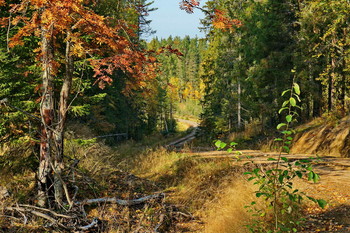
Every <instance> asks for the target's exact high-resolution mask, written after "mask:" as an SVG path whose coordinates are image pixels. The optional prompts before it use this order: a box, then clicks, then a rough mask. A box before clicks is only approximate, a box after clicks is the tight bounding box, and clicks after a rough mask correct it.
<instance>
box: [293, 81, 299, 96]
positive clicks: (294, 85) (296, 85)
mask: <svg viewBox="0 0 350 233" xmlns="http://www.w3.org/2000/svg"><path fill="white" fill-rule="evenodd" d="M293 88H294V92H295V94H297V95H300V87H299V84H297V83H293Z"/></svg>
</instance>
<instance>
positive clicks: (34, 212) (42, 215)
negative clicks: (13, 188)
mask: <svg viewBox="0 0 350 233" xmlns="http://www.w3.org/2000/svg"><path fill="white" fill-rule="evenodd" d="M6 210H10V211H18V212H22V213H23V212H28V213H31V214H33V215H35V216H38V217H41V218H44V219H46V220H49V221H50V222H51V223H53V224H55V225H57V226H59V227H61V228H64V229H66V230H70V228H69V227H66V226H65V225H63V224H62V223H60V222H58V221H57V220H56V219H54V218H52V217H50V216H49V215H47V214H44V213H41V212H39V211H36V210H32V209H28V208H23V207H6Z"/></svg>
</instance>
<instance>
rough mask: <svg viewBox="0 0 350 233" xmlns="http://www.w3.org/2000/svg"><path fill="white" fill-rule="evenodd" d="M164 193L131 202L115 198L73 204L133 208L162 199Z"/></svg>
mask: <svg viewBox="0 0 350 233" xmlns="http://www.w3.org/2000/svg"><path fill="white" fill-rule="evenodd" d="M164 196H165V195H164V193H157V194H153V195H149V196H145V197H141V198H138V199H133V200H122V199H117V198H115V197H105V198H96V199H88V200H84V201H81V202H79V201H76V202H74V204H76V205H89V204H96V203H112V204H118V205H122V206H133V205H138V204H142V203H144V202H146V201H149V200H152V199H157V198H164Z"/></svg>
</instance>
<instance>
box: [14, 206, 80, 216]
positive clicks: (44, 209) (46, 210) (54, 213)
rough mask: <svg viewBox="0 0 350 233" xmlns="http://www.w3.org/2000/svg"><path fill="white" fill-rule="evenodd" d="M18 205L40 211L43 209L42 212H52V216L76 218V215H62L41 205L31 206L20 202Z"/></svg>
mask: <svg viewBox="0 0 350 233" xmlns="http://www.w3.org/2000/svg"><path fill="white" fill-rule="evenodd" d="M19 206H20V207H27V208H32V209H36V210H41V211H44V212H48V213H50V214H52V215H53V216H56V217H61V218H68V219H73V218H77V216H70V215H64V214H58V213H56V212H54V211H52V210H49V209H46V208H42V207H37V206H33V205H24V204H21V205H19Z"/></svg>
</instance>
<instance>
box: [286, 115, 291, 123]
mask: <svg viewBox="0 0 350 233" xmlns="http://www.w3.org/2000/svg"><path fill="white" fill-rule="evenodd" d="M292 119H293V116H292V115H287V116H286V121H287V122H288V123H290V122H292Z"/></svg>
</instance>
